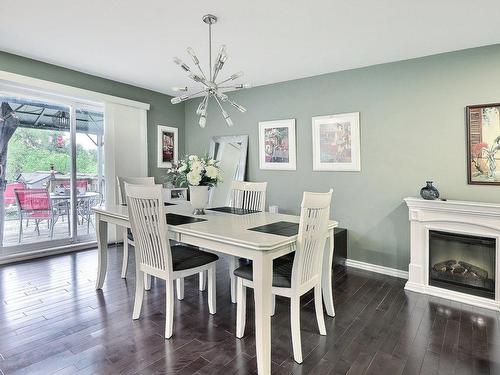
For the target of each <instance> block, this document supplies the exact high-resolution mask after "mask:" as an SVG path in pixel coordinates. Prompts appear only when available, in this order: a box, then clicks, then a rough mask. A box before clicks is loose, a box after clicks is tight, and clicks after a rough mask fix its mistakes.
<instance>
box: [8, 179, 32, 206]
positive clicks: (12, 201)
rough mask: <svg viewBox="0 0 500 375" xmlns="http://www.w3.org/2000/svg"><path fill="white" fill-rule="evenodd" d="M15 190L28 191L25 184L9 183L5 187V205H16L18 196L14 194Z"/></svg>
mask: <svg viewBox="0 0 500 375" xmlns="http://www.w3.org/2000/svg"><path fill="white" fill-rule="evenodd" d="M15 189H26V185H25V184H24V182H9V183H8V184H7V186H6V187H5V191H4V193H3V203H4V204H5V205H6V206H8V205H10V204H16V203H17V201H16V195H15V194H14V190H15Z"/></svg>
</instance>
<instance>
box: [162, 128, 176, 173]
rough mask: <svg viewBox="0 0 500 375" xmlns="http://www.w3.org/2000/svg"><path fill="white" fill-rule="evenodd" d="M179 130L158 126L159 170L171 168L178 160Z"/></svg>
mask: <svg viewBox="0 0 500 375" xmlns="http://www.w3.org/2000/svg"><path fill="white" fill-rule="evenodd" d="M178 138H179V137H178V129H177V128H172V127H170V126H163V125H158V168H170V167H172V163H177V160H178V154H177V153H178V143H179V140H178Z"/></svg>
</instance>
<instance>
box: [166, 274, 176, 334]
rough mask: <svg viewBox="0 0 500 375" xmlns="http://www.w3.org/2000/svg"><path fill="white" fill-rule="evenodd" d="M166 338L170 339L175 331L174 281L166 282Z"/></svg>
mask: <svg viewBox="0 0 500 375" xmlns="http://www.w3.org/2000/svg"><path fill="white" fill-rule="evenodd" d="M165 289H166V293H167V295H166V298H165V299H166V304H167V306H166V309H165V338H167V339H169V338H171V337H172V335H173V330H174V281H173V280H171V279H170V280H166V287H165Z"/></svg>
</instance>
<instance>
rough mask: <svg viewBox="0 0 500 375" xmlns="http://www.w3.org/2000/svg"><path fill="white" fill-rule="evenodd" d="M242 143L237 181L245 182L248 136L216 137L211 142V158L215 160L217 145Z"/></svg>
mask: <svg viewBox="0 0 500 375" xmlns="http://www.w3.org/2000/svg"><path fill="white" fill-rule="evenodd" d="M231 142H232V143H241V153H240V160H239V162H238V175H237V176H235V180H236V181H245V174H246V169H247V154H248V135H220V136H214V137H212V139H211V140H210V150H209V156H210V157H211V158H214V159H215V155H214V153H215V145H216V144H217V143H219V144H220V143H231Z"/></svg>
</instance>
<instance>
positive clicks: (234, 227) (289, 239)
mask: <svg viewBox="0 0 500 375" xmlns="http://www.w3.org/2000/svg"><path fill="white" fill-rule="evenodd" d="M92 210H93V211H94V213H95V219H96V232H97V244H98V269H97V280H96V289H101V288H102V287H103V285H104V279H105V277H106V268H107V259H108V251H107V250H108V224H115V225H118V226H121V227H127V228H130V222H129V218H128V212H127V207H126V206H122V205H118V204H108V203H106V204H104V205H101V206H96V207H93V208H92ZM166 211H167V213H175V214H178V215H183V216H190V217H196V218H200V219H204V220H205V221H199V222H195V223H189V224H181V225H168V230H169V236H170V238H172V239H173V240H176V241H179V242H183V243H186V244H190V245H193V246H199V247H201V248H204V249H208V250H213V251H216V252H219V253H223V254H227V255H232V256H236V257H239V258H246V259H251V260H252V262H253V283H254V300H255V350H256V356H257V369H258V373H259V374H263V375H264V374H270V373H271V305H272V295H271V286H272V269H273V268H272V265H273V259H275V258H278V257H280V256H282V255H285V254H288V253H290V252H292V251H294V249H295V242H296V239H297V236H296V235H294V236H281V235H276V234H269V233H263V232H256V231H252V230H249V228H253V227H257V226H261V225H265V224H271V223H275V222H278V221H287V222H294V223H298V222H299V216H294V215H285V214H274V213H269V212H257V213H251V214H246V215H236V214H230V213H223V212H217V211H211V210H208V209H206V210H205V212H206V214H205V215H196V216H195V215H193V214H192V211H193V210H192V208H191V205H190V204H189V202H185V203H179V204H175V205H168V206H167V207H166ZM337 226H338V223H337V222H336V221H333V220H330V221H329V225H328V241H327V246H325V251H324V258H323V263H322V264H323V266H322V291H323V300H324V302H325V307H326V312H327V314H328V315H330V316H334V308H333V294H332V262H333V249H334V228H335V227H337Z"/></svg>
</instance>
